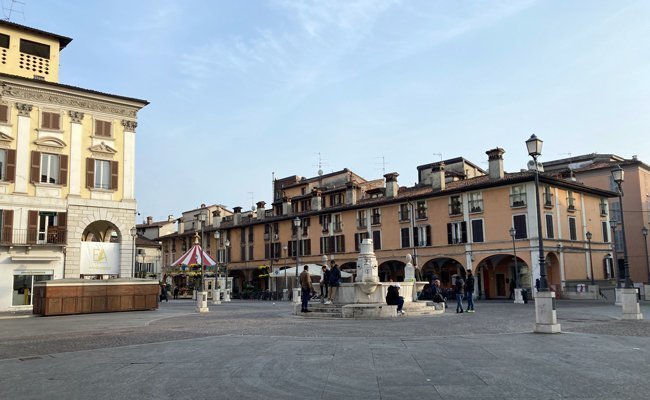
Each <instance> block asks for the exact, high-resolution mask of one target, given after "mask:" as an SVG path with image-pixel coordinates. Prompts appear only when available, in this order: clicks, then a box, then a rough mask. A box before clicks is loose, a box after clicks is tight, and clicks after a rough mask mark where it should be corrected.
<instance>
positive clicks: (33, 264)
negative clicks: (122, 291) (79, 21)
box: [0, 21, 148, 311]
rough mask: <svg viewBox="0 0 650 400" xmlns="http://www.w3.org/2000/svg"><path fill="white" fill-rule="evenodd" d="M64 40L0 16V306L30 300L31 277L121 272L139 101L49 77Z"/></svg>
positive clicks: (128, 244) (126, 261) (128, 254)
mask: <svg viewBox="0 0 650 400" xmlns="http://www.w3.org/2000/svg"><path fill="white" fill-rule="evenodd" d="M71 40H72V39H70V38H67V37H64V36H60V35H56V34H52V33H48V32H43V31H40V30H37V29H33V28H29V27H26V26H22V25H18V24H14V23H11V22H7V21H0V84H1V86H2V92H1V97H0V226H1V228H2V229H1V231H0V267H1V268H0V311H5V310H17V309H24V308H27V309H29V308H31V301H32V300H31V291H32V287H33V283H34V282H35V281H39V280H47V279H60V278H79V277H84V278H109V277H118V276H130V275H131V268H132V263H131V260H132V241H133V238H132V237H131V235H130V233H129V231H130V229H131V228H132V227H133V226H134V225H135V210H136V203H135V197H134V194H135V186H134V185H135V179H134V171H135V165H134V163H135V128H136V126H137V112H138V111H139V110H140V109H141V108H142V107H144V106H146V105H147V104H148V103H147V102H146V101H144V100H139V99H134V98H129V97H124V96H117V95H112V94H106V93H101V92H97V91H94V90H89V89H83V88H79V87H75V86H69V85H64V84H61V83H59V82H58V75H59V71H58V68H59V53H60V51H61V50H63V49H64V48H65V47H66V46H67V45H68V44H69V43H70V41H71Z"/></svg>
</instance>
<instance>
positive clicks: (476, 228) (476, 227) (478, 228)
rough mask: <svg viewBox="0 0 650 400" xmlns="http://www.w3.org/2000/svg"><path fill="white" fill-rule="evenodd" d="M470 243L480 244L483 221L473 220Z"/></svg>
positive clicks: (482, 240)
mask: <svg viewBox="0 0 650 400" xmlns="http://www.w3.org/2000/svg"><path fill="white" fill-rule="evenodd" d="M472 242H473V243H482V242H484V239H483V220H480V219H474V220H472Z"/></svg>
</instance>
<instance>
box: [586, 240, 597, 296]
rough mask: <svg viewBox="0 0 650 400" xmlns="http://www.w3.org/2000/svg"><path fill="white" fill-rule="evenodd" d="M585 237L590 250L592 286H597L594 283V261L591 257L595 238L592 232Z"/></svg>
mask: <svg viewBox="0 0 650 400" xmlns="http://www.w3.org/2000/svg"><path fill="white" fill-rule="evenodd" d="M585 236H586V237H587V247H588V248H589V266H590V267H591V286H595V285H596V282H594V259H593V257H592V256H591V238H592V237H593V235H592V234H591V232H589V231H587V233H586V234H585Z"/></svg>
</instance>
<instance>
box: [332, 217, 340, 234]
mask: <svg viewBox="0 0 650 400" xmlns="http://www.w3.org/2000/svg"><path fill="white" fill-rule="evenodd" d="M332 228H333V229H334V232H341V231H342V230H343V223H342V222H341V214H334V222H333V223H332Z"/></svg>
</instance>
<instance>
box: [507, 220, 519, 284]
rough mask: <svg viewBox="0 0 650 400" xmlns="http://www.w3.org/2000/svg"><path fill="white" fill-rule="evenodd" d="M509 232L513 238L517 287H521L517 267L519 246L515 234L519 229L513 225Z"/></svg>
mask: <svg viewBox="0 0 650 400" xmlns="http://www.w3.org/2000/svg"><path fill="white" fill-rule="evenodd" d="M509 232H510V237H511V238H512V254H513V257H512V258H513V260H514V261H515V287H516V288H517V289H519V268H517V247H515V236H517V230H516V229H515V228H514V227H512V228H510V230H509Z"/></svg>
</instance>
